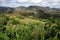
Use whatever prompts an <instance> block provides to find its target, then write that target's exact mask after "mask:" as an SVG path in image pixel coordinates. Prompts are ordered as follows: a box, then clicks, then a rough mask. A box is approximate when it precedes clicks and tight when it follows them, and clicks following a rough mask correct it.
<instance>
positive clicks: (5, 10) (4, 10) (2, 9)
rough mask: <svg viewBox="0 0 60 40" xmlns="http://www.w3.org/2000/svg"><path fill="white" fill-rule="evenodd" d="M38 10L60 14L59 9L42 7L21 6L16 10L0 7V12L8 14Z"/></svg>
mask: <svg viewBox="0 0 60 40" xmlns="http://www.w3.org/2000/svg"><path fill="white" fill-rule="evenodd" d="M16 9H17V10H18V9H20V10H36V9H42V10H44V11H47V12H60V9H58V8H49V7H41V6H29V7H24V6H20V7H16V8H10V7H1V6H0V12H7V11H10V12H13V11H15V10H16Z"/></svg>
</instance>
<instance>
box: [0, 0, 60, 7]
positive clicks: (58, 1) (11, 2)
mask: <svg viewBox="0 0 60 40" xmlns="http://www.w3.org/2000/svg"><path fill="white" fill-rule="evenodd" d="M16 2H19V3H16ZM1 5H3V6H20V5H23V6H29V5H41V6H50V7H60V0H0V6H1Z"/></svg>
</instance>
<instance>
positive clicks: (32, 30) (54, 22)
mask: <svg viewBox="0 0 60 40" xmlns="http://www.w3.org/2000/svg"><path fill="white" fill-rule="evenodd" d="M0 40H60V19H58V18H54V17H50V18H48V19H41V18H35V17H32V16H30V17H25V16H21V15H16V14H0Z"/></svg>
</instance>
